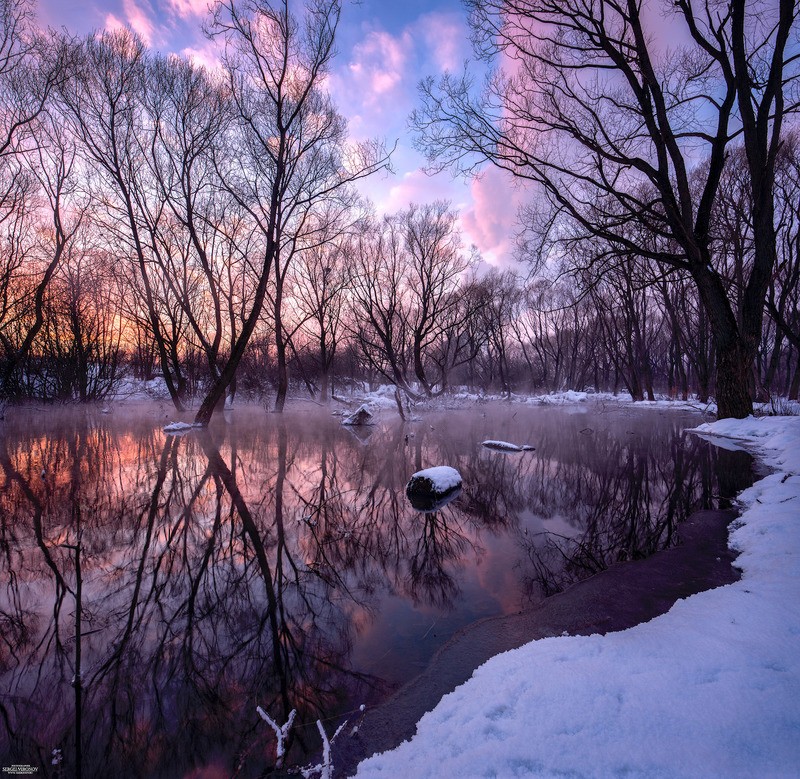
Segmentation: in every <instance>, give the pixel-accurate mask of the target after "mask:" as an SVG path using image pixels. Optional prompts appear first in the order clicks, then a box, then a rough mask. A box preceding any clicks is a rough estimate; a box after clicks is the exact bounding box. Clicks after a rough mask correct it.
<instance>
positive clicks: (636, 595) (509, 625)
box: [336, 511, 739, 776]
mask: <svg viewBox="0 0 800 779" xmlns="http://www.w3.org/2000/svg"><path fill="white" fill-rule="evenodd" d="M734 517H735V512H733V511H699V512H697V513H695V514H693V515H692V516H691V517H690V518H689V519H687V520H686V521H685V522H682V523H681V525H680V528H679V535H680V542H679V544H678V545H677V546H675V547H672V548H671V549H666V550H664V551H662V552H659V553H657V554H655V555H653V556H652V557H649V558H647V559H644V560H635V561H631V562H626V563H620V564H618V565H614V566H612V567H611V568H609V569H607V570H605V571H603V572H601V573H598V574H596V575H595V576H593V577H591V578H589V579H584V580H583V581H580V582H578V583H577V584H575V585H573V586H572V587H570V588H569V589H568V590H566V591H565V592H562V593H559V594H557V595H552V596H550V597H549V598H547V599H545V600H544V601H542V602H541V603H539V604H537V606H536V607H534V608H532V609H530V610H527V611H524V612H522V613H519V614H513V615H505V616H500V617H491V618H488V619H484V620H480V621H479V622H477V623H475V624H474V625H470V626H469V627H467V628H464V629H463V630H461V631H459V632H458V633H457V634H456V635H455V636H454V637H453V638H452V639H451V640H450V641H449V642H448V643H447V644H446V645H445V646H444V647H442V648H441V649H440V650H439V651H438V652H437V653H436V655H435V656H434V658H433V659H432V660H431V663H430V665H429V666H428V668H427V669H426V670H425V672H424V673H422V674H421V675H420V676H419V677H417V678H416V679H414V680H413V681H412V682H410V683H409V684H407V685H406V686H404V687H403V688H402V689H401V690H399V691H398V692H397V693H396V694H395V695H394V696H392V698H391V699H390V700H388V701H386V702H385V703H383V704H382V705H380V706H378V707H377V708H376V709H374V710H372V711H369V712H368V713H367V715H366V717H365V718H364V721H363V723H362V724H361V725H360V726H359V729H358V732H357V733H356V734H355V735H354V736H353V737H352V738H349V739H347V740H346V741H345V742H343V744H342V746H341V751H340V752H339V753H338V754H337V755H336V769H337V770H336V772H337V775H341V776H346V775H348V774H352V773H353V772H354V771H355V767H356V764H357V763H358V762H359V761H361V760H363V759H364V758H366V757H367V756H368V755H372V754H375V753H376V752H383V751H386V750H388V749H394V748H395V747H397V746H398V745H399V744H400V743H402V742H403V741H405V740H407V739H409V738H411V737H412V736H413V735H414V732H415V730H416V724H417V722H418V720H419V719H420V718H421V717H422V715H423V714H425V713H426V712H427V711H430V710H431V709H432V708H433V707H434V706H435V705H436V704H437V703H438V702H439V701H440V700H441V698H442V696H443V695H445V694H447V693H449V692H451V691H452V690H454V689H455V688H456V687H457V686H458V685H460V684H463V683H464V682H466V681H467V680H468V679H469V678H470V676H471V675H472V673H473V671H474V670H475V669H476V668H478V667H479V666H480V665H481V664H482V663H484V662H486V661H487V660H489V659H490V658H492V657H494V656H496V655H499V654H501V653H502V652H506V651H508V650H510V649H516V648H518V647H520V646H523V645H524V644H527V643H528V642H530V641H533V640H535V639H540V638H547V637H552V636H561V635H567V634H568V635H584V636H585V635H591V634H593V633H607V632H611V631H615V630H624V629H626V628H629V627H632V626H634V625H638V624H640V623H642V622H646V621H648V620H650V619H652V618H653V617H656V616H658V615H659V614H664V613H665V612H667V611H668V610H669V609H670V608H671V607H672V605H673V604H674V603H675V602H676V601H677V600H678V599H680V598H686V597H688V596H690V595H693V594H695V593H698V592H703V591H704V590H709V589H712V588H714V587H719V586H722V585H724V584H730V583H731V582H734V581H736V580H737V579H738V578H739V572H738V570H737V569H736V568H735V567H734V560H735V557H736V555H735V554H734V553H733V552H732V551H731V550H730V549H728V525H729V524H730V522H731V521H732V520H733V518H734Z"/></svg>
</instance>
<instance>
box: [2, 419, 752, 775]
mask: <svg viewBox="0 0 800 779" xmlns="http://www.w3.org/2000/svg"><path fill="white" fill-rule="evenodd" d="M165 421H168V420H165V419H164V412H163V409H162V410H159V409H158V408H156V407H140V408H137V409H134V410H123V409H119V410H115V411H114V413H112V414H110V415H103V414H101V413H99V412H98V411H97V410H82V409H73V410H67V411H59V412H57V413H52V412H51V411H50V410H44V411H42V410H39V411H36V410H18V411H13V412H11V413H9V414H8V415H7V419H6V421H5V422H3V423H0V425H1V426H0V466H1V468H0V767H2V766H8V765H11V764H13V763H18V764H27V765H31V766H35V767H38V768H39V773H38V775H39V776H64V777H67V776H73V775H76V774H77V773H78V772H80V774H81V775H82V776H83V777H106V776H125V777H169V779H173V778H174V777H190V776H191V777H196V778H199V777H209V778H210V777H223V776H225V777H227V776H241V777H254V776H263V775H265V774H266V773H268V771H269V770H270V768H271V766H272V765H273V764H274V744H275V739H274V736H273V735H272V732H271V730H270V729H269V728H268V727H267V725H266V724H265V723H264V722H263V721H262V720H261V719H260V718H259V717H258V715H257V714H256V706H261V707H262V708H264V709H265V710H266V711H267V712H268V713H270V715H271V716H272V717H273V718H274V719H277V720H278V721H279V722H283V721H284V720H285V719H286V715H287V714H288V712H289V711H290V710H291V709H297V710H298V717H297V720H296V721H295V728H294V729H293V731H292V732H293V736H292V743H291V748H290V752H289V762H292V761H302V760H304V759H305V758H306V756H307V755H308V754H309V753H310V752H311V751H313V750H314V749H315V748H316V747H317V745H318V736H317V732H316V727H315V725H314V722H315V720H316V719H318V718H320V719H323V720H325V721H326V724H327V726H328V730H329V732H332V730H333V729H334V728H335V726H336V724H337V718H341V717H342V716H344V714H346V713H348V712H351V714H350V716H351V718H356V719H357V715H354V714H352V712H353V711H354V710H357V709H358V707H359V705H360V704H362V703H363V704H366V705H367V706H369V705H371V704H374V703H376V702H378V701H380V700H382V699H384V698H385V697H386V696H387V695H388V694H390V693H391V691H392V690H393V689H395V688H396V687H397V686H398V685H400V684H402V683H403V682H405V681H408V680H409V679H410V678H412V677H413V676H415V675H416V674H417V673H419V672H420V671H421V670H422V669H423V668H424V666H425V665H426V663H427V662H428V660H429V659H430V657H431V655H432V653H433V652H434V651H435V650H436V649H437V648H438V647H439V646H441V645H442V644H443V643H444V642H445V641H446V640H447V639H448V638H449V637H450V636H452V635H453V633H454V632H455V631H457V630H458V629H459V628H460V627H462V626H464V625H466V624H469V623H470V622H472V621H474V620H476V619H480V618H481V617H486V616H491V615H496V614H507V613H511V612H515V611H518V610H520V609H524V608H525V607H526V606H529V605H531V604H533V603H535V602H537V601H538V600H539V599H541V598H542V597H545V596H547V595H548V594H551V593H553V592H557V591H558V590H560V589H562V588H564V587H565V586H568V585H569V584H570V583H572V582H574V581H576V580H578V579H580V578H582V577H585V576H589V575H591V574H593V573H596V572H597V571H599V570H602V569H603V568H605V567H607V566H608V565H610V564H612V563H614V562H616V561H620V560H626V559H631V558H637V557H642V556H645V555H648V554H651V553H652V552H654V551H656V550H658V549H661V548H664V547H667V546H670V545H671V544H673V543H675V542H676V531H677V529H678V526H679V523H680V521H681V520H682V519H683V518H684V517H686V516H687V515H688V514H689V513H690V512H691V511H693V510H695V509H698V508H708V507H718V506H726V505H728V499H729V498H730V497H731V496H733V495H734V494H735V493H736V492H737V491H738V490H740V489H742V488H743V487H745V486H747V484H749V483H750V481H751V480H752V476H751V472H750V459H749V457H748V456H747V455H745V454H743V453H741V452H730V451H725V450H719V449H716V448H714V447H712V446H710V445H709V444H707V443H706V442H704V441H702V440H700V439H698V438H696V437H694V436H691V435H684V434H683V433H682V430H683V429H685V428H686V427H694V426H696V425H697V424H699V423H700V421H701V418H700V417H699V416H698V415H693V414H688V413H687V414H683V413H681V412H658V411H655V410H642V411H637V410H620V409H614V410H607V409H604V408H603V407H600V406H592V405H587V406H582V407H580V408H553V407H530V406H516V405H515V406H502V407H498V406H488V405H487V406H478V407H476V408H473V409H469V410H453V411H448V412H437V413H429V414H426V415H424V416H423V418H422V419H421V420H419V421H417V422H412V423H402V422H401V421H400V420H399V419H397V418H396V415H394V414H385V415H384V417H383V418H380V419H379V421H378V423H377V424H376V425H374V426H373V427H370V428H362V429H357V430H354V429H348V428H346V427H343V426H342V425H341V424H340V421H339V419H338V418H336V417H334V416H332V415H331V414H330V413H328V412H325V411H323V410H305V411H302V412H301V411H295V412H291V413H286V414H284V415H282V416H275V415H270V414H266V413H265V412H264V411H263V410H260V409H257V408H252V409H246V408H243V409H237V410H235V411H234V412H233V413H231V414H230V415H229V416H228V418H227V419H226V420H219V421H217V422H215V424H214V425H213V426H212V428H211V429H210V430H209V431H206V432H192V433H189V434H187V435H184V436H170V435H166V434H165V433H164V432H163V431H162V429H161V427H162V425H163V424H164V422H165ZM484 439H501V440H506V441H511V442H514V443H518V444H520V443H530V444H532V445H533V446H534V447H536V449H535V451H533V452H525V453H513V454H506V453H502V452H496V451H490V450H488V449H484V448H483V447H481V446H480V442H481V441H482V440H484ZM434 465H450V466H453V467H455V468H457V469H458V470H459V471H460V472H461V475H462V477H463V482H464V485H463V490H462V491H461V493H460V494H459V495H458V497H457V498H456V499H455V500H454V501H453V502H451V503H450V504H448V505H447V506H445V507H444V508H442V509H440V510H439V511H437V512H429V513H423V512H418V511H415V510H414V509H413V507H412V506H411V505H410V503H409V502H408V500H407V498H406V496H405V492H404V486H405V483H406V482H407V480H408V478H409V476H410V475H411V474H412V473H413V472H414V471H416V470H419V469H421V468H425V467H430V466H434ZM54 750H57V751H56V752H55V753H54ZM54 761H55V764H54ZM59 761H60V762H59Z"/></svg>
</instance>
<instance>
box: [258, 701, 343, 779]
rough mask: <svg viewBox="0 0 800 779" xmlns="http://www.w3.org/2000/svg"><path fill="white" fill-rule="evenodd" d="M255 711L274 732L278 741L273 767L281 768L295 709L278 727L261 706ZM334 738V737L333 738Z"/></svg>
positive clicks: (295, 712) (295, 713)
mask: <svg viewBox="0 0 800 779" xmlns="http://www.w3.org/2000/svg"><path fill="white" fill-rule="evenodd" d="M256 711H257V712H258V714H259V716H260V717H261V719H263V720H264V722H266V723H267V725H269V726H270V727H271V728H272V730H273V731H274V732H275V738H277V739H278V744H277V746H276V747H275V767H276V768H281V767H282V766H283V758H284V757H285V756H286V737H287V736H288V735H289V731H290V730H291V729H292V723H293V722H294V718H295V717H296V716H297V709H292V710H291V712H289V719H287V720H286V722H285V723H284V724H283V725H278V723H277V722H275V720H273V719H272V717H270V716H269V714H267V712H266V711H264V709H262V708H261V706H256ZM337 733H338V731H337ZM334 738H335V737H334Z"/></svg>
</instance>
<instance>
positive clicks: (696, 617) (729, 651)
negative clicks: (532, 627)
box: [357, 417, 800, 779]
mask: <svg viewBox="0 0 800 779" xmlns="http://www.w3.org/2000/svg"><path fill="white" fill-rule="evenodd" d="M699 431H701V432H702V433H703V434H704V435H714V436H726V437H734V438H736V439H738V440H741V441H745V442H747V443H748V445H749V446H751V447H752V446H753V445H755V447H756V452H757V454H758V455H759V457H760V458H761V459H762V460H763V461H764V462H766V463H767V464H768V465H770V466H773V467H776V468H778V469H779V470H778V472H776V473H772V474H771V475H769V476H767V477H766V478H764V479H762V480H761V481H759V482H757V483H756V484H755V485H754V486H753V487H751V488H750V489H748V490H746V491H745V492H744V493H743V494H742V495H741V496H740V500H741V503H742V506H743V513H742V515H741V517H740V518H739V520H737V522H736V529H735V530H734V532H733V533H732V535H731V544H732V546H733V547H734V548H736V549H738V550H740V552H741V555H740V557H739V558H738V560H737V564H738V565H739V566H740V567H741V568H742V570H743V574H742V578H741V580H740V581H738V582H736V583H735V584H731V585H728V586H726V587H720V588H718V589H715V590H711V591H709V592H705V593H701V594H699V595H695V596H693V597H691V598H687V599H685V600H682V601H679V602H678V603H676V604H675V605H674V606H673V608H672V609H671V610H670V611H669V612H668V613H667V614H664V615H662V616H661V617H658V618H656V619H654V620H652V621H650V622H648V623H646V624H643V625H639V626H637V627H635V628H632V629H630V630H625V631H622V632H619V633H610V634H607V635H605V636H600V635H593V636H586V637H584V636H574V637H564V638H548V639H543V640H540V641H534V642H532V643H530V644H528V645H526V646H524V647H522V648H520V649H517V650H514V651H512V652H507V653H505V654H503V655H500V656H498V657H495V658H493V659H492V660H490V661H489V662H487V663H486V664H484V665H483V666H481V667H480V668H479V669H478V670H477V671H475V674H474V675H473V677H472V679H470V681H468V682H467V683H466V684H464V685H462V686H461V687H459V688H457V689H456V690H455V691H453V692H452V693H450V694H449V695H447V696H445V697H444V698H443V699H442V701H441V702H440V703H439V705H438V706H436V708H435V709H434V710H433V711H432V712H429V713H428V714H426V715H425V716H424V717H423V718H422V719H421V720H420V722H419V723H418V726H417V734H416V736H414V738H413V739H412V740H411V741H409V742H405V743H403V744H401V745H400V746H399V747H398V748H397V749H396V750H393V751H391V752H387V753H384V754H382V755H376V756H374V757H372V758H369V759H368V760H366V761H364V762H362V763H361V764H360V766H359V769H358V773H357V776H358V777H360V778H361V779H367V778H369V777H396V776H408V777H414V778H415V779H421V778H422V777H440V776H459V777H511V776H544V777H552V776H567V775H568V776H573V777H607V776H623V775H624V776H627V777H698V778H699V777H709V776H725V777H729V779H733V778H734V777H742V778H744V777H754V776H758V777H789V776H797V770H798V768H797V767H798V766H799V765H800V738H798V734H800V706H798V700H800V475H799V474H800V418H786V417H783V418H780V417H771V418H763V419H752V418H751V419H746V420H723V421H719V422H714V423H712V424H708V425H702V426H701V427H700V428H699Z"/></svg>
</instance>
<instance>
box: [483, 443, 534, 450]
mask: <svg viewBox="0 0 800 779" xmlns="http://www.w3.org/2000/svg"><path fill="white" fill-rule="evenodd" d="M481 446H485V447H486V448H487V449H493V450H494V451H495V452H532V451H533V450H534V447H532V446H531V445H530V444H522V446H517V445H516V444H510V443H509V442H508V441H482V442H481Z"/></svg>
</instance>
